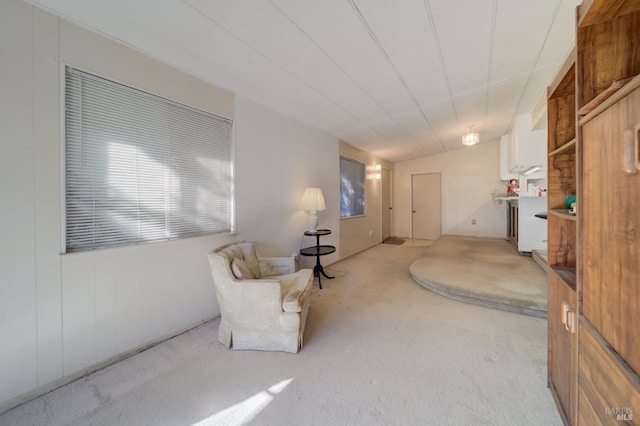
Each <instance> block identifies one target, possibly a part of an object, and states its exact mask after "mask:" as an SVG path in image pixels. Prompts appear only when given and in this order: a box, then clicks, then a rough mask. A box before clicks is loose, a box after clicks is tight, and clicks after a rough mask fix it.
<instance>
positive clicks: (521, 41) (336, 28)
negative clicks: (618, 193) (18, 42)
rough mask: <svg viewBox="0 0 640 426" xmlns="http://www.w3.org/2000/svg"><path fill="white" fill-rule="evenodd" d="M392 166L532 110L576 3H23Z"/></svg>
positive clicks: (565, 40)
mask: <svg viewBox="0 0 640 426" xmlns="http://www.w3.org/2000/svg"><path fill="white" fill-rule="evenodd" d="M27 1H28V2H29V3H31V4H34V5H36V6H39V7H42V8H43V9H45V10H48V11H50V12H52V13H54V14H56V15H59V16H61V17H64V18H66V19H68V20H70V21H71V22H75V23H77V24H80V25H82V26H84V27H86V28H89V29H92V30H94V31H97V32H98V33H101V34H104V35H106V36H108V37H110V38H112V39H115V40H119V41H121V42H124V43H125V44H127V45H129V46H131V47H133V48H135V49H137V50H139V51H141V52H143V53H145V54H148V55H150V56H152V57H154V58H157V59H160V60H161V61H163V62H165V63H167V64H169V65H172V66H175V67H177V68H179V69H181V70H183V71H186V72H188V73H190V74H192V75H195V76H197V77H199V78H201V79H203V80H205V81H208V82H211V83H213V84H215V85H217V86H220V87H223V88H226V89H228V90H230V91H233V92H234V93H237V94H239V95H242V96H245V97H247V98H249V99H252V100H254V101H256V102H258V103H261V104H264V105H267V106H269V107H271V108H273V109H275V110H277V111H279V112H281V113H283V114H285V115H288V116H291V117H294V118H296V119H298V120H300V121H302V122H304V123H306V124H309V125H311V126H314V127H317V128H319V129H321V130H323V131H325V132H326V133H329V134H331V135H334V136H336V137H338V138H340V139H342V140H344V141H346V142H349V143H350V144H352V145H354V146H357V147H359V148H361V149H363V150H366V151H369V152H371V153H372V154H374V155H377V156H379V157H382V158H385V159H387V160H389V161H392V162H397V161H403V160H407V159H410V158H415V157H421V156H425V155H432V154H437V153H441V152H445V151H451V150H455V149H460V148H462V145H461V143H460V137H461V135H462V134H463V133H464V132H465V131H466V130H468V129H469V126H474V130H476V131H478V132H479V133H480V139H481V143H482V141H484V142H485V143H486V142H489V141H494V140H496V139H498V138H499V137H500V136H501V135H503V134H505V133H507V131H508V130H509V128H510V127H511V125H512V123H513V121H514V118H515V117H516V115H518V114H521V113H526V112H530V111H531V110H532V109H533V108H534V106H535V104H536V102H538V101H539V100H540V98H541V97H542V96H544V93H545V91H546V86H547V85H548V84H549V82H550V80H551V79H552V77H553V75H554V73H555V71H557V69H558V68H559V66H560V64H561V63H562V61H563V60H564V58H565V56H566V55H567V53H568V52H569V50H570V49H571V47H572V46H573V43H574V25H573V23H574V15H575V6H576V2H577V1H576V0H27Z"/></svg>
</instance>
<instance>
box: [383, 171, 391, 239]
mask: <svg viewBox="0 0 640 426" xmlns="http://www.w3.org/2000/svg"><path fill="white" fill-rule="evenodd" d="M381 188H382V189H381V191H382V192H381V194H380V198H381V199H382V241H384V240H385V239H386V238H389V237H390V236H391V213H392V212H391V209H392V207H391V170H388V169H382V182H381Z"/></svg>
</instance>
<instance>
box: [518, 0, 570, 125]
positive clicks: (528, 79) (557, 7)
mask: <svg viewBox="0 0 640 426" xmlns="http://www.w3.org/2000/svg"><path fill="white" fill-rule="evenodd" d="M561 4H562V0H557V2H556V8H555V9H554V11H553V18H552V19H551V24H550V25H549V26H548V27H547V33H546V34H545V36H544V41H543V42H542V45H541V46H540V49H539V50H538V54H537V55H536V60H535V62H534V63H533V65H534V67H535V66H536V65H537V64H538V61H540V56H541V55H542V51H543V50H544V46H545V45H546V44H547V40H548V39H549V34H550V33H551V28H553V23H554V22H555V20H556V17H557V16H558V11H559V10H560V5H561ZM534 71H535V69H533V70H532V71H530V72H529V76H528V77H527V81H526V83H525V84H524V89H523V90H522V91H521V92H520V98H519V99H518V103H517V104H516V108H515V110H514V112H513V117H511V123H510V126H509V127H511V126H512V125H513V124H515V121H516V117H517V116H518V111H519V110H520V105H522V100H523V99H524V95H525V93H527V90H528V89H529V83H531V76H532V75H533V73H534Z"/></svg>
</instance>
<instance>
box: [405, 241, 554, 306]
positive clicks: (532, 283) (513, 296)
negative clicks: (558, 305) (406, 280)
mask: <svg viewBox="0 0 640 426" xmlns="http://www.w3.org/2000/svg"><path fill="white" fill-rule="evenodd" d="M409 270H410V272H411V276H412V277H413V279H414V280H415V281H416V282H417V283H418V284H420V285H422V286H423V287H425V288H427V289H429V290H431V291H433V292H435V293H438V294H440V295H442V296H446V297H449V298H452V299H455V300H459V301H462V302H467V303H475V304H478V305H481V306H486V307H490V308H494V309H502V310H506V311H509V312H515V313H520V314H525V315H532V316H535V317H539V318H546V317H547V276H546V274H545V272H544V271H543V270H542V269H541V268H540V266H538V265H537V264H536V263H535V261H533V259H531V258H530V257H526V256H521V255H519V254H518V253H517V252H516V251H515V250H514V249H513V247H512V246H511V245H510V244H509V243H508V242H507V241H506V240H500V239H492V238H474V237H457V236H444V237H442V238H440V239H438V240H437V241H435V242H434V243H433V244H432V245H431V247H430V248H429V249H428V250H427V251H426V252H425V254H424V256H423V257H421V258H419V259H417V260H416V261H415V262H413V263H412V264H411V266H410V268H409Z"/></svg>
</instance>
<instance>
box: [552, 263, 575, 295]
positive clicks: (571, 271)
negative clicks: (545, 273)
mask: <svg viewBox="0 0 640 426" xmlns="http://www.w3.org/2000/svg"><path fill="white" fill-rule="evenodd" d="M550 268H551V270H552V271H553V272H555V273H556V274H557V275H558V276H559V277H560V278H562V281H564V282H566V283H567V284H568V285H569V287H571V288H572V289H573V291H576V282H577V279H576V268H575V267H570V266H550Z"/></svg>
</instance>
